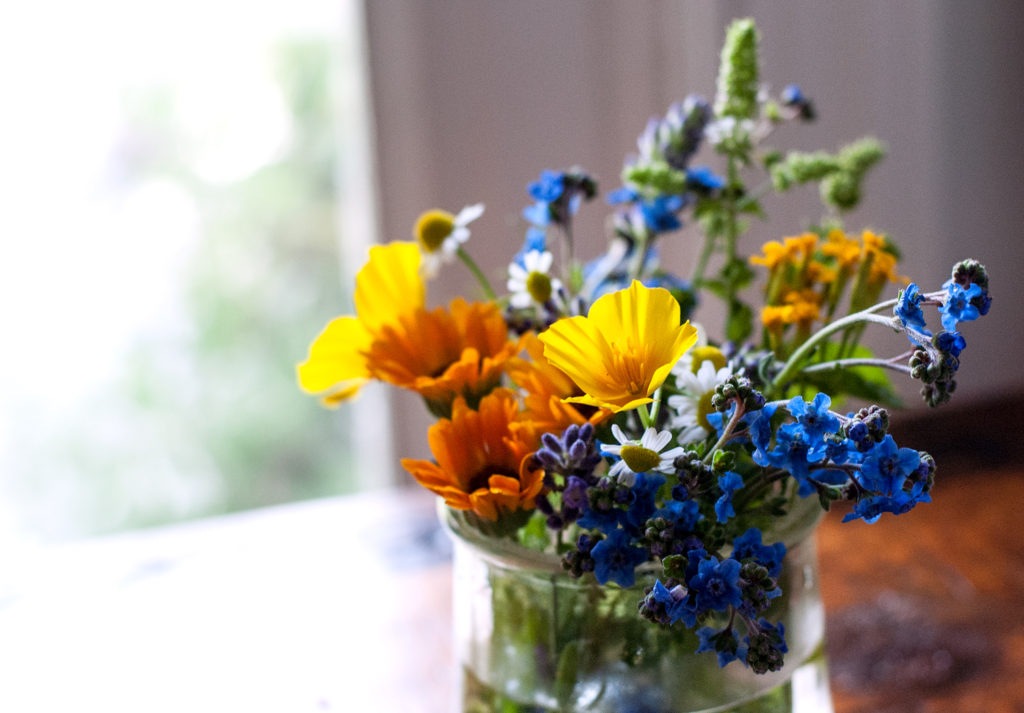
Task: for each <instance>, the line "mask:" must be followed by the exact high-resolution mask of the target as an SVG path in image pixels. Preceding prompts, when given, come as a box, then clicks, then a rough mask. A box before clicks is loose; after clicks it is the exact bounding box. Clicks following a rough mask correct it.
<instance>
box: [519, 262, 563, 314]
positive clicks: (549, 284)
mask: <svg viewBox="0 0 1024 713" xmlns="http://www.w3.org/2000/svg"><path fill="white" fill-rule="evenodd" d="M553 260H554V257H553V256H552V255H551V253H550V252H548V251H547V250H545V251H544V252H541V251H540V250H531V251H530V252H528V253H526V255H524V256H523V264H522V265H520V264H519V263H518V262H513V263H512V264H510V265H509V266H508V285H507V286H508V291H509V292H511V293H512V296H511V298H510V299H509V303H510V304H511V305H512V306H513V307H518V308H523V307H529V306H530V305H532V304H534V303H538V304H544V303H545V302H547V301H548V300H549V299H551V295H553V294H556V293H557V292H558V290H559V289H561V287H562V283H561V282H559V281H558V279H557V278H553V277H550V276H548V270H550V269H551V263H552V261H553Z"/></svg>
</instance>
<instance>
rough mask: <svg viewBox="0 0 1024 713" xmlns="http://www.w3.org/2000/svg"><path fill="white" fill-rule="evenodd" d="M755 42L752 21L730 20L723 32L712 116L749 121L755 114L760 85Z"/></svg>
mask: <svg viewBox="0 0 1024 713" xmlns="http://www.w3.org/2000/svg"><path fill="white" fill-rule="evenodd" d="M757 41H758V36H757V29H756V28H755V27H754V20H753V19H752V18H749V17H747V18H743V19H740V20H734V21H733V23H732V24H731V25H729V29H728V30H726V33H725V45H724V46H723V47H722V63H721V65H720V67H719V70H718V93H717V95H716V96H715V113H716V114H717V115H718V117H719V118H721V117H725V116H732V117H736V118H737V119H752V118H754V117H755V116H756V114H757V106H758V104H757V91H758V82H759V81H760V70H759V67H758V57H757Z"/></svg>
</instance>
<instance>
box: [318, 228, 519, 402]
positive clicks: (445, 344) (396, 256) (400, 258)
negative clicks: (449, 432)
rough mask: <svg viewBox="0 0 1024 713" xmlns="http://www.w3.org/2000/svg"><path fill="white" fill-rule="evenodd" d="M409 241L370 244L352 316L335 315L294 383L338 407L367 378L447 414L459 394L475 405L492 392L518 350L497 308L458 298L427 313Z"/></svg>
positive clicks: (415, 250)
mask: <svg viewBox="0 0 1024 713" xmlns="http://www.w3.org/2000/svg"><path fill="white" fill-rule="evenodd" d="M425 297H426V290H425V287H424V284H423V281H422V278H421V277H420V252H419V249H418V248H417V246H416V245H415V244H414V243H391V244H390V245H386V246H382V247H376V248H371V250H370V261H369V262H368V263H367V265H366V266H365V267H363V269H362V270H360V271H359V274H358V275H357V276H356V294H355V303H356V314H357V316H356V317H339V318H338V319H335V320H334V321H332V322H331V323H330V324H328V325H327V328H326V329H325V330H324V331H323V332H322V333H321V334H320V336H318V337H317V338H316V340H315V341H314V342H313V344H312V346H311V347H310V351H309V358H308V359H307V360H306V361H305V362H303V363H302V364H300V365H299V367H298V376H299V384H300V385H301V387H302V388H303V389H304V390H306V391H307V392H310V393H314V394H321V395H323V400H324V403H325V404H326V405H328V406H335V405H337V404H338V403H339V402H341V401H344V400H346V399H349V398H351V397H352V396H354V395H355V394H356V393H357V392H358V391H359V388H360V387H362V385H363V384H364V383H366V381H368V380H369V379H378V380H380V381H385V382H388V383H390V384H394V385H396V386H400V387H402V388H406V389H410V390H412V391H415V392H417V393H419V394H420V395H422V396H423V397H424V398H425V399H426V400H427V402H428V405H429V406H430V408H431V410H432V411H434V412H435V413H438V414H441V415H447V413H448V412H449V410H450V408H451V404H452V401H453V400H454V399H455V398H456V397H457V396H462V397H463V398H465V399H467V400H468V401H469V402H470V403H471V404H473V405H475V404H476V402H477V401H478V400H479V399H480V397H481V396H483V395H484V394H486V393H488V392H490V391H491V390H492V389H494V388H495V387H496V386H497V385H498V383H499V381H500V379H501V374H502V371H503V369H504V364H505V361H507V360H508V359H509V358H510V357H512V356H513V355H515V353H516V352H518V351H519V344H518V342H517V341H509V340H508V328H507V326H506V324H505V320H504V319H503V318H502V316H501V311H500V309H499V308H498V306H497V305H495V304H492V303H482V302H476V303H468V302H466V301H465V300H463V299H461V298H456V299H455V300H453V301H452V303H451V305H450V307H449V308H448V309H444V308H440V307H439V308H437V309H434V310H427V309H426V308H425V307H424V302H425Z"/></svg>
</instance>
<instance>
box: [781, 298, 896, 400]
mask: <svg viewBox="0 0 1024 713" xmlns="http://www.w3.org/2000/svg"><path fill="white" fill-rule="evenodd" d="M894 303H895V301H894ZM882 305H884V303H882V304H879V305H875V306H874V307H869V308H867V309H866V310H862V311H860V312H854V313H853V314H849V315H847V316H845V317H843V318H842V319H837V320H836V321H835V322H832V323H831V324H826V325H825V326H824V327H822V328H821V329H819V330H818V331H817V332H815V333H814V334H813V335H811V337H810V338H809V339H808V340H807V341H806V342H804V343H803V344H801V345H800V346H799V347H798V348H797V350H796V351H794V352H793V354H792V355H791V356H790V357H789V359H788V360H786V363H785V365H784V366H783V367H782V371H781V372H779V374H778V376H776V377H775V378H774V379H773V380H772V384H771V386H772V391H774V390H775V389H776V388H777V387H781V386H784V385H785V384H787V383H788V382H789V380H790V379H792V378H793V376H795V375H796V373H797V372H798V371H799V370H800V364H801V362H802V361H803V360H804V359H805V358H807V357H808V356H810V354H811V352H813V351H814V349H815V348H816V347H817V346H818V345H819V344H820V343H822V342H823V341H825V339H826V338H827V337H829V336H830V335H832V334H835V333H836V332H838V331H840V330H843V329H846V328H847V327H849V326H852V325H854V324H859V323H861V322H874V323H876V324H884V325H886V326H887V327H892V326H893V318H892V317H882V316H881V315H877V314H874V311H875V310H877V309H879V308H880V307H881V306H882Z"/></svg>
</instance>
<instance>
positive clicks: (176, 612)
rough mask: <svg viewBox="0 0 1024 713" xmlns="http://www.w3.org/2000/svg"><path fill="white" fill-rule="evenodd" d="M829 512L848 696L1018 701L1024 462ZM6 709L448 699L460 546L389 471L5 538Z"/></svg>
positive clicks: (971, 706) (854, 711)
mask: <svg viewBox="0 0 1024 713" xmlns="http://www.w3.org/2000/svg"><path fill="white" fill-rule="evenodd" d="M941 476H942V474H941V472H940V480H939V484H938V485H937V486H936V490H935V502H934V503H932V504H928V505H922V506H920V507H919V508H918V509H917V510H915V511H914V512H913V513H911V514H909V515H907V516H903V517H900V518H892V517H884V518H883V519H882V520H880V521H879V522H877V523H875V524H873V525H866V524H864V523H860V522H853V523H847V524H841V523H840V520H841V517H842V513H841V512H834V513H830V514H829V515H828V516H827V517H826V519H825V522H824V523H823V525H822V526H821V528H820V531H819V547H820V555H821V559H822V563H821V577H822V586H823V591H824V596H825V600H826V606H827V611H828V627H829V629H828V653H829V660H830V672H831V678H832V688H833V694H834V698H835V705H836V710H837V712H838V713H861V712H864V713H867V711H872V712H873V713H884V712H889V711H892V712H893V713H896V712H897V711H898V712H899V713H915V712H918V711H919V712H922V713H939V712H941V711H949V712H950V713H952V712H956V713H973V712H974V711H977V712H978V713H1021V711H1024V678H1022V675H1021V674H1024V618H1022V616H1021V610H1022V605H1024V538H1022V535H1021V522H1022V520H1024V475H1022V474H1021V473H1020V472H1019V471H1016V470H1006V469H994V470H990V471H987V472H973V473H968V472H964V473H962V474H958V475H956V476H952V477H946V478H943V477H941ZM3 554H4V558H3V560H2V564H3V572H2V573H0V711H16V712H18V713H26V712H32V711H46V712H50V711H53V712H55V713H56V712H63V711H94V710H96V711H100V710H102V711H104V712H105V713H115V712H117V711H125V712H128V711H130V712H132V713H139V712H144V713H152V712H154V711H156V712H160V711H168V712H171V711H174V712H176V713H178V712H181V711H189V712H190V713H196V712H199V711H217V712H218V713H225V712H227V711H232V712H234V711H245V712H247V713H248V712H251V711H275V712H277V711H286V712H288V713H292V712H302V711H342V712H344V713H348V712H350V711H353V712H354V711H359V712H360V713H361V712H363V711H367V712H371V711H372V712H374V713H376V712H377V711H380V712H383V713H388V712H390V711H395V712H396V713H415V712H419V711H422V712H423V713H441V712H447V711H448V710H450V705H451V701H452V698H453V685H452V684H453V671H452V656H451V633H450V623H451V615H450V595H451V587H450V568H449V564H448V546H447V542H446V540H445V538H444V535H443V534H442V533H441V532H440V531H439V530H438V529H437V526H436V518H435V514H434V501H433V498H432V497H430V496H428V495H427V494H425V493H422V492H419V491H413V490H402V491H385V492H377V493H371V494H366V495H359V496H353V497H341V498H335V499H330V500H323V501H313V502H308V503H300V504H296V505H290V506H285V507H279V508H270V509H266V510H261V511H254V512H249V513H243V514H239V515H233V516H227V517H221V518H214V519H211V520H205V521H200V522H195V523H190V524H184V525H178V526H174V527H168V528H160V529H155V530H150V531H142V532H134V533H127V534H124V535H118V536H114V537H106V538H99V539H94V540H90V541H87V542H82V543H77V544H74V545H67V546H62V547H55V548H41V549H33V550H21V551H17V552H7V553H3Z"/></svg>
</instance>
